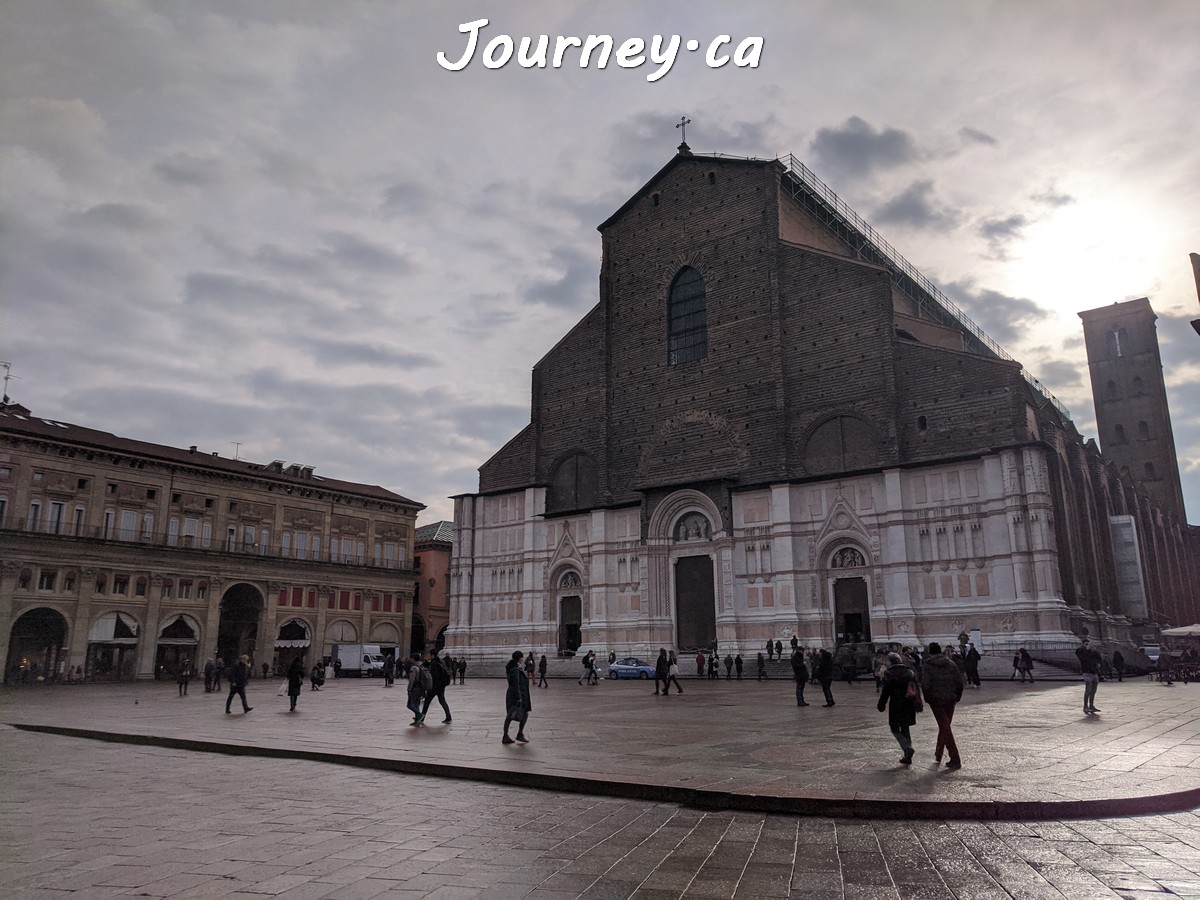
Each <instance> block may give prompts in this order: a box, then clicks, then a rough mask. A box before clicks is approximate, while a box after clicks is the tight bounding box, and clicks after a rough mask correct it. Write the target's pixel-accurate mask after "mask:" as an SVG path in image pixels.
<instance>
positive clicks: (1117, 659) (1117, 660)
mask: <svg viewBox="0 0 1200 900" xmlns="http://www.w3.org/2000/svg"><path fill="white" fill-rule="evenodd" d="M1112 670H1113V672H1115V673H1116V676H1117V681H1124V680H1125V677H1124V676H1125V654H1123V653H1122V652H1121V651H1120V650H1114V651H1113V655H1112Z"/></svg>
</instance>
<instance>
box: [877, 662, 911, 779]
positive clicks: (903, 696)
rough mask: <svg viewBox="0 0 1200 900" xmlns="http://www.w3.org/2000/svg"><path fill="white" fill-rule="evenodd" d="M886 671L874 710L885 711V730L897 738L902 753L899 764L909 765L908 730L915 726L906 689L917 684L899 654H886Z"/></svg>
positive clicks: (909, 739)
mask: <svg viewBox="0 0 1200 900" xmlns="http://www.w3.org/2000/svg"><path fill="white" fill-rule="evenodd" d="M888 663H889V664H890V665H888V667H887V671H886V672H884V674H883V687H882V689H881V690H880V692H879V703H878V704H876V707H877V708H878V710H879V711H880V712H883V710H884V708H885V707H886V709H887V711H888V728H890V729H891V730H892V735H893V736H894V737H895V738H896V743H898V744H899V745H900V749H901V750H903V751H904V756H903V757H902V758H901V760H900V762H902V763H903V764H904V765H906V766H907V765H909V764H910V763H911V762H912V758H913V745H912V738H911V737H910V736H909V733H908V729H909V727H910V726H912V725H916V724H917V704H916V701H915V700H912V699H910V698H909V696H908V686H909V685H910V684H913V683H915V682H916V677H917V676H916V675H915V674H914V673H913V670H912V669H910V668H909V667H908V666H906V665H904V662H903V661H902V660H901V659H900V654H898V653H889V654H888Z"/></svg>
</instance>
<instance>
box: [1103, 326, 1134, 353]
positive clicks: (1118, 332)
mask: <svg viewBox="0 0 1200 900" xmlns="http://www.w3.org/2000/svg"><path fill="white" fill-rule="evenodd" d="M1106 344H1107V350H1108V355H1109V356H1110V357H1121V356H1128V355H1129V332H1128V331H1126V330H1125V329H1124V328H1114V329H1113V330H1112V331H1110V332H1109V333H1108V338H1107V341H1106Z"/></svg>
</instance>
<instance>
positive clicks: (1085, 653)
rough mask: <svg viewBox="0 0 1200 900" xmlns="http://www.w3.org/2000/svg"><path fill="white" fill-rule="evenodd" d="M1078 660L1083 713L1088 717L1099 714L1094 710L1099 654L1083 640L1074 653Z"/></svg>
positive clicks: (1098, 673)
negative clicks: (1080, 674) (1080, 673)
mask: <svg viewBox="0 0 1200 900" xmlns="http://www.w3.org/2000/svg"><path fill="white" fill-rule="evenodd" d="M1075 656H1076V657H1077V658H1078V660H1079V671H1081V672H1082V673H1083V711H1084V712H1085V713H1087V714H1088V715H1089V716H1090V715H1092V714H1094V713H1098V712H1100V710H1098V709H1096V688H1097V687H1099V686H1100V654H1099V653H1097V652H1096V651H1095V650H1093V649H1092V644H1091V642H1090V641H1089V640H1088V639H1087V638H1084V639H1083V643H1082V644H1081V645H1080V646H1079V649H1077V650H1076V651H1075Z"/></svg>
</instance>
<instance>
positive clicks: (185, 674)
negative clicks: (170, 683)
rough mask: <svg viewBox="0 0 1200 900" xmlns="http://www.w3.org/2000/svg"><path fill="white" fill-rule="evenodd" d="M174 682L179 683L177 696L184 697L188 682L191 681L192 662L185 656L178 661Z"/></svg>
mask: <svg viewBox="0 0 1200 900" xmlns="http://www.w3.org/2000/svg"><path fill="white" fill-rule="evenodd" d="M175 680H176V681H178V682H179V696H180V697H186V696H187V689H188V682H189V681H191V680H192V662H191V660H190V659H188V658H187V657H186V656H185V657H184V658H183V659H181V660H180V661H179V674H178V675H177V676H175Z"/></svg>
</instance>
